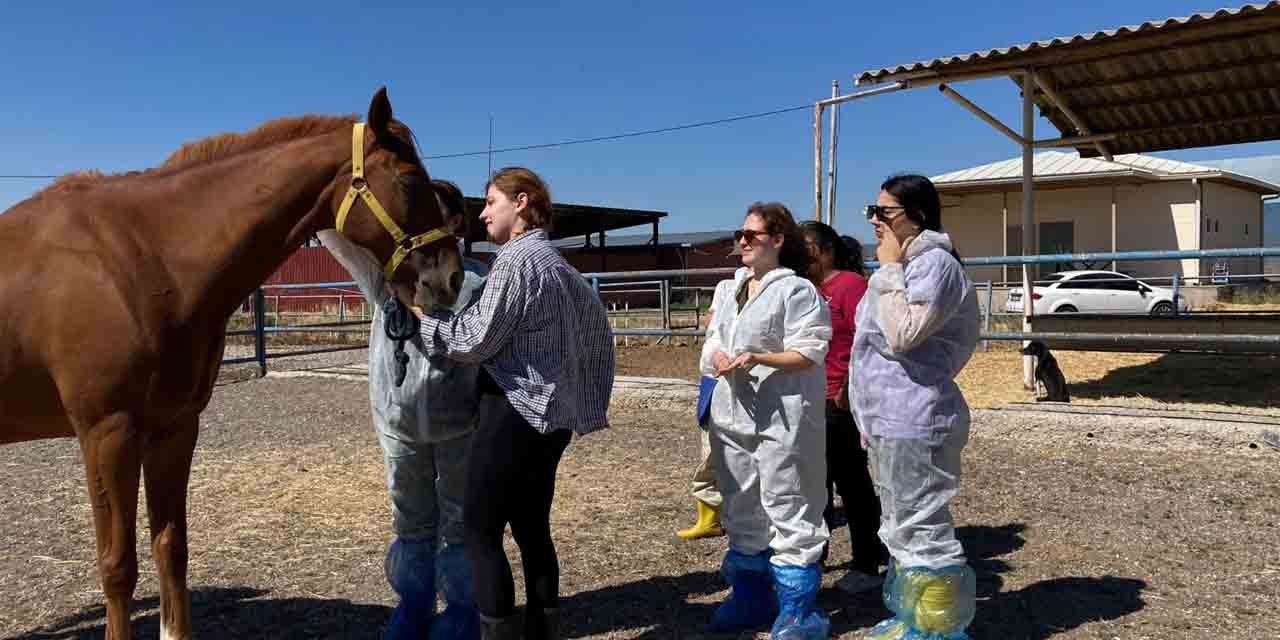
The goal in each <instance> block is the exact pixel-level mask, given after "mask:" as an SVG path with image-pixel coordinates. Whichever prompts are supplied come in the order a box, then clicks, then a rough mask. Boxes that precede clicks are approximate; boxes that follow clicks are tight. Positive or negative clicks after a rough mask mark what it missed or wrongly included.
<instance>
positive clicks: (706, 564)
mask: <svg viewBox="0 0 1280 640" xmlns="http://www.w3.org/2000/svg"><path fill="white" fill-rule="evenodd" d="M650 355H653V354H650ZM366 403H367V392H366V388H365V385H364V384H363V383H361V382H350V381H335V380H321V379H297V378H290V379H285V378H268V379H265V380H258V381H254V382H248V383H243V384H231V385H226V386H223V387H219V389H218V391H217V392H216V394H215V397H214V401H213V404H212V406H211V407H210V408H209V410H208V411H207V412H206V414H205V427H204V433H203V435H202V441H201V445H200V449H199V450H198V452H197V456H196V466H195V469H194V471H193V477H192V486H191V530H192V545H193V549H192V556H191V583H192V585H193V586H194V587H195V588H196V589H197V591H196V594H195V596H194V614H195V618H196V630H197V632H198V633H199V634H200V636H201V637H214V638H223V637H226V638H232V637H234V638H368V639H373V638H377V637H378V630H379V628H380V626H381V625H382V624H383V623H384V622H385V620H386V618H387V616H388V615H389V612H390V609H389V606H390V605H391V604H393V602H394V597H393V595H392V594H391V593H390V591H389V590H388V588H387V586H386V585H385V583H384V581H383V578H382V568H381V565H382V554H383V552H384V550H385V545H386V543H387V541H388V539H389V534H388V508H387V497H386V493H385V489H384V488H383V485H382V481H383V479H382V466H381V456H380V453H379V451H378V448H377V445H376V443H375V442H374V439H373V437H372V434H371V433H370V431H371V430H370V429H369V425H368V414H367V411H368V409H367V406H366ZM1273 413H1274V412H1273ZM612 418H613V425H614V428H613V429H610V430H608V431H605V432H602V433H600V434H594V435H592V436H588V437H586V438H581V439H576V440H575V441H574V443H573V444H572V445H571V446H570V448H569V451H568V453H567V454H566V458H565V460H564V462H563V464H562V466H561V470H560V474H559V482H558V495H557V500H556V503H555V508H554V513H553V523H554V525H553V526H554V532H555V536H556V540H557V543H558V546H559V549H560V554H561V564H562V593H563V594H564V596H563V601H562V606H563V607H564V611H565V619H564V626H565V637H567V638H598V639H615V638H616V639H620V638H690V637H696V634H697V633H698V629H699V628H700V627H701V626H702V625H703V624H705V622H706V620H707V619H708V617H709V616H710V613H711V611H712V609H713V607H714V605H715V603H717V602H719V601H720V600H721V599H723V598H724V596H725V585H724V584H723V581H722V580H721V579H720V578H719V577H718V576H717V575H716V567H717V565H718V563H719V560H720V557H721V555H722V553H723V551H724V548H725V547H724V545H725V541H724V539H713V540H706V541H700V542H696V543H686V542H681V541H678V540H677V539H675V537H674V536H673V535H672V531H673V530H675V529H676V528H679V527H681V526H685V525H687V524H688V523H689V521H690V520H691V518H692V515H693V508H692V504H691V501H690V499H689V497H688V477H689V474H690V473H691V471H692V467H693V464H694V458H695V456H696V451H697V438H696V432H695V431H694V428H693V427H692V425H691V423H690V418H689V411H688V408H687V407H684V406H680V407H664V406H653V407H648V408H638V409H619V408H615V410H614V411H613V412H612ZM1054 420H1055V418H1053V417H1052V416H1049V417H1046V416H1018V415H1015V414H1009V413H1007V412H991V413H983V412H980V413H979V414H978V416H977V422H976V424H975V428H974V436H973V439H972V440H971V442H970V445H969V447H968V448H967V449H966V451H965V469H966V471H965V473H966V478H965V485H964V489H963V490H962V492H961V494H960V496H959V498H958V499H957V502H956V505H955V513H956V514H957V518H958V521H959V525H960V526H959V531H958V532H959V536H960V538H961V540H962V541H963V542H964V544H965V547H966V550H967V553H968V554H969V557H970V560H971V563H972V564H973V566H974V568H975V570H976V571H977V573H978V576H979V579H978V589H979V594H980V601H979V609H978V618H977V619H976V620H975V622H974V625H973V627H972V628H971V632H972V633H973V636H974V637H977V638H1018V639H1023V638H1029V639H1032V640H1047V639H1049V638H1054V639H1057V638H1064V639H1071V638H1126V639H1129V638H1135V639H1142V638H1149V639H1160V640H1166V639H1182V638H1220V637H1231V638H1261V637H1271V636H1273V635H1274V625H1273V615H1272V614H1273V613H1274V607H1275V603H1276V602H1280V564H1278V563H1277V562H1276V561H1275V559H1274V558H1273V557H1272V555H1271V554H1268V553H1266V552H1265V551H1264V550H1267V549H1274V548H1277V546H1280V526H1277V524H1276V523H1277V522H1280V466H1277V464H1276V461H1277V459H1276V457H1275V454H1274V453H1271V452H1268V451H1254V450H1248V449H1241V448H1239V447H1225V446H1219V444H1218V442H1217V441H1215V440H1210V439H1195V440H1189V441H1188V442H1187V445H1186V446H1187V447H1190V448H1174V449H1165V448H1160V447H1158V446H1155V445H1158V444H1159V439H1160V438H1161V436H1160V435H1159V433H1158V432H1151V433H1150V434H1149V435H1148V437H1147V438H1146V439H1145V440H1141V441H1129V440H1123V439H1119V438H1111V437H1109V434H1110V433H1111V431H1110V430H1108V428H1107V424H1113V423H1114V424H1117V425H1118V424H1119V423H1116V422H1115V421H1114V420H1110V422H1108V419H1106V418H1099V419H1097V421H1096V424H1091V427H1090V428H1091V429H1092V430H1093V431H1096V432H1097V434H1098V437H1096V438H1093V437H1085V436H1084V434H1082V433H1078V432H1072V431H1071V430H1069V429H1066V428H1064V426H1065V425H1063V424H1055V423H1054V422H1053V421H1054ZM1116 428H1119V427H1118V426H1117V427H1116ZM1090 435H1092V433H1091V434H1090ZM77 459H78V456H77V455H76V449H75V444H74V443H73V442H71V441H69V440H63V441H49V442H37V443H29V444H21V445H14V446H10V447H5V448H0V468H4V469H5V471H6V476H5V478H6V480H5V483H4V485H3V487H2V488H0V514H3V516H4V517H3V518H0V549H3V553H0V577H2V578H3V579H0V601H3V602H5V606H4V607H2V608H0V637H15V638H19V637H20V638H78V637H98V636H100V634H101V624H102V609H101V607H100V602H101V597H102V596H101V593H100V591H99V590H98V589H97V587H96V580H95V577H94V574H93V563H92V560H93V551H92V548H91V544H92V534H91V529H90V525H89V510H88V508H87V506H86V500H85V496H84V487H83V484H84V483H83V475H82V473H81V472H80V469H79V468H78V465H77ZM139 538H140V547H139V549H140V551H141V555H142V564H141V568H142V572H143V573H142V578H141V581H140V585H139V591H138V597H139V600H138V603H137V605H136V607H135V616H134V617H135V620H137V621H138V629H137V636H138V637H155V636H156V635H157V633H158V623H157V621H156V615H157V612H156V601H155V594H156V582H155V576H154V573H153V568H152V565H151V563H150V559H149V557H147V556H148V553H147V551H146V545H145V544H143V543H142V540H143V539H144V538H145V525H144V526H142V527H141V531H140V532H139ZM833 541H834V547H833V552H832V565H833V567H836V568H835V569H833V570H832V571H831V572H829V574H828V576H827V577H826V586H827V587H828V588H827V589H826V590H824V591H823V593H822V594H821V598H820V603H821V604H822V606H824V607H825V608H826V609H827V610H828V611H829V612H830V613H831V616H832V620H833V624H834V627H835V633H834V635H835V636H836V637H839V638H843V639H845V640H854V639H855V638H857V637H859V635H860V632H861V631H862V630H865V629H866V628H867V627H869V626H870V625H872V624H874V623H875V622H876V621H878V620H879V619H880V618H881V617H883V616H884V615H885V611H884V608H883V605H882V604H881V603H880V602H879V598H878V597H877V595H876V594H874V593H870V594H865V595H863V596H858V597H852V596H848V595H845V594H843V593H841V592H839V591H836V590H834V589H831V588H830V586H831V582H832V581H834V579H836V578H838V577H839V576H840V575H842V570H841V569H840V568H839V567H840V565H841V563H843V562H845V561H846V560H847V559H848V557H849V547H848V535H847V532H845V531H843V530H837V532H836V535H835V536H834V537H833ZM508 552H509V554H510V556H511V557H512V558H518V553H517V550H516V549H515V548H514V547H513V546H509V548H508ZM515 568H516V572H517V579H519V564H518V562H517V563H516V564H515ZM521 591H522V590H520V589H517V594H521ZM517 597H518V598H520V597H521V596H520V595H518V596H517Z"/></svg>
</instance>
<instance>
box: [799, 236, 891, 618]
mask: <svg viewBox="0 0 1280 640" xmlns="http://www.w3.org/2000/svg"><path fill="white" fill-rule="evenodd" d="M801 228H802V229H803V230H804V236H805V242H806V243H807V244H808V247H809V255H810V257H812V258H813V264H812V266H811V268H810V269H809V279H810V280H812V281H813V284H814V286H816V287H818V291H819V293H821V294H822V297H823V299H824V300H826V302H827V307H828V308H829V309H830V310H831V346H830V349H828V351H827V359H826V372H827V405H826V409H827V412H826V413H827V506H826V509H825V510H824V511H823V519H825V520H826V522H827V528H828V529H832V528H833V526H832V520H833V518H834V516H835V503H834V501H833V500H832V497H833V495H832V491H831V489H832V487H833V486H834V487H835V488H836V489H838V490H839V491H840V499H841V500H842V501H843V502H844V511H845V514H846V515H847V516H848V520H849V540H850V542H851V543H852V550H853V563H852V567H851V568H850V570H849V573H848V574H846V575H845V577H843V578H841V579H840V581H839V582H838V583H837V585H838V586H839V587H840V588H841V589H843V590H845V591H848V592H850V593H860V592H863V591H869V590H871V589H875V588H878V587H879V586H880V583H881V580H880V563H881V562H883V561H885V560H887V559H888V557H889V552H888V551H886V550H885V548H884V544H883V543H881V542H880V538H878V537H876V530H877V529H879V528H880V502H879V501H878V499H877V498H876V490H875V487H874V485H872V484H871V474H870V473H868V471H867V453H866V451H864V450H863V449H862V445H860V444H859V443H858V426H857V425H856V424H854V421H853V414H852V413H850V412H849V356H850V353H851V352H852V348H853V315H854V312H855V311H856V310H857V308H858V303H859V302H860V301H861V300H862V296H863V294H865V293H866V292H867V278H866V275H865V273H863V266H862V259H861V257H860V256H859V257H858V258H857V259H855V258H853V257H852V256H851V255H850V253H849V247H848V246H846V243H845V241H844V240H843V239H842V238H841V237H840V235H839V234H837V233H836V230H835V229H832V228H831V227H830V226H829V225H827V224H824V223H822V222H815V221H812V220H810V221H809V222H806V223H804V224H803V225H801ZM855 242H856V241H855ZM858 249H859V251H861V247H860V246H859V247H858ZM855 269H856V270H855ZM823 556H824V558H823V559H824V561H825V559H826V558H825V556H826V553H825V551H824V553H823Z"/></svg>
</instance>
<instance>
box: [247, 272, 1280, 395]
mask: <svg viewBox="0 0 1280 640" xmlns="http://www.w3.org/2000/svg"><path fill="white" fill-rule="evenodd" d="M1272 257H1280V247H1267V248H1257V247H1251V248H1243V249H1208V250H1189V251H1184V250H1178V251H1121V252H1103V253H1069V254H1052V255H1039V256H990V257H976V258H964V259H962V260H961V262H962V263H963V264H964V265H965V266H969V267H975V266H998V265H1021V266H1023V267H1024V268H1025V267H1026V266H1029V265H1036V264H1052V263H1062V262H1099V263H1102V262H1142V261H1154V260H1193V259H1212V258H1272ZM878 266H879V265H878V264H877V263H876V262H869V263H867V267H868V268H869V269H875V268H876V267H878ZM736 271H737V268H715V269H672V270H646V271H621V272H606V273H586V274H583V277H584V278H586V279H587V280H588V281H589V282H590V283H591V285H592V288H593V289H594V290H595V291H596V292H597V294H600V295H608V294H610V293H633V292H645V293H657V294H658V295H659V308H658V309H656V310H651V311H649V312H648V313H649V314H650V315H657V316H659V318H660V319H661V321H662V326H660V327H653V328H648V327H625V328H618V329H613V334H614V335H615V336H618V337H623V338H625V337H656V338H666V339H669V338H673V337H689V338H694V339H696V338H699V337H701V336H702V335H703V332H702V331H701V330H700V329H675V328H672V326H671V312H672V293H673V292H676V291H680V292H689V291H692V292H694V294H695V296H696V300H697V303H696V304H695V307H694V313H695V316H694V317H695V322H696V323H699V324H700V321H701V313H700V311H701V309H700V307H701V299H700V298H701V294H702V293H703V292H706V291H709V290H710V289H711V288H709V287H692V286H673V285H672V280H676V279H683V278H689V277H690V276H718V277H726V276H731V275H733V274H734V273H735V272H736ZM1268 275H1269V274H1254V275H1250V276H1240V275H1228V276H1227V277H1228V278H1229V279H1231V280H1237V281H1238V280H1240V279H1244V278H1253V277H1266V276H1268ZM1141 279H1142V280H1144V281H1160V280H1163V278H1141ZM1188 279H1191V280H1199V281H1203V280H1211V281H1220V280H1221V279H1222V276H1220V275H1217V274H1215V275H1208V276H1190V277H1181V276H1177V275H1175V276H1173V277H1172V278H1169V280H1171V282H1172V283H1173V287H1174V290H1175V296H1176V295H1177V293H1176V292H1177V291H1178V288H1179V287H1180V285H1182V286H1185V282H1186V280H1188ZM1028 280H1029V279H1028ZM1044 282H1046V281H1043V280H1042V281H1038V282H1035V283H1033V286H1034V284H1042V283H1044ZM997 284H1005V283H995V282H984V283H981V284H980V285H979V287H980V293H979V296H980V300H981V302H982V307H983V315H984V318H983V321H982V322H983V331H982V334H981V339H982V340H983V341H984V343H985V341H988V340H996V341H1019V342H1021V341H1027V340H1043V341H1046V342H1050V341H1051V342H1055V343H1059V344H1101V343H1107V344H1112V345H1114V346H1117V347H1121V348H1122V347H1124V346H1126V345H1133V346H1136V347H1140V346H1143V345H1170V344H1177V345H1185V346H1188V347H1192V346H1205V345H1208V346H1210V347H1212V346H1214V345H1228V346H1256V347H1261V348H1263V349H1265V350H1267V351H1272V350H1274V351H1278V352H1280V336H1273V335H1258V334H1199V335H1182V334H1134V333H1123V334H1111V333H1056V332H1055V333H1045V332H1040V333H1035V332H1026V331H1024V332H1008V331H992V330H991V329H992V327H991V319H992V318H993V317H995V316H1006V315H1009V314H1003V313H998V312H996V311H995V309H993V303H994V289H995V288H996V286H997ZM1017 284H1019V285H1020V284H1021V283H1017ZM356 286H357V285H356V283H355V282H354V281H341V282H316V283H296V284H269V285H263V286H262V287H260V288H259V289H258V290H257V291H256V292H255V293H254V295H253V297H252V298H251V300H250V303H251V304H250V306H251V308H252V313H253V328H252V329H241V330H230V331H228V332H227V335H228V336H253V338H254V355H253V356H246V357H236V358H227V359H224V360H223V361H222V363H223V364H243V363H253V362H256V363H257V364H258V368H259V374H260V375H266V372H267V360H270V359H276V358H286V357H292V356H301V355H314V354H323V353H334V352H341V351H351V350H356V349H363V348H365V345H344V346H338V347H321V348H313V349H293V350H288V351H284V352H268V350H267V345H266V338H267V336H268V335H282V334H291V333H296V334H306V333H353V334H354V333H361V332H364V331H366V330H367V329H366V327H365V325H366V324H367V322H368V321H367V320H361V321H347V322H324V323H314V324H308V325H300V326H287V325H286V326H280V325H268V324H267V321H266V320H267V313H266V298H267V295H266V293H265V292H266V291H268V290H279V291H290V290H315V289H334V290H337V291H338V293H337V294H335V295H332V296H328V297H333V298H340V297H345V296H347V295H352V296H353V297H354V296H358V295H359V294H358V293H355V291H354V288H355V287H356ZM627 286H631V287H645V288H643V289H635V288H632V289H626V287H627ZM307 297H309V298H316V297H325V296H315V295H312V296H307ZM340 306H342V307H343V310H342V311H341V313H345V305H340ZM628 311H629V310H628ZM276 316H277V320H278V317H279V316H280V313H279V312H278V304H277V313H276ZM357 325H358V326H357Z"/></svg>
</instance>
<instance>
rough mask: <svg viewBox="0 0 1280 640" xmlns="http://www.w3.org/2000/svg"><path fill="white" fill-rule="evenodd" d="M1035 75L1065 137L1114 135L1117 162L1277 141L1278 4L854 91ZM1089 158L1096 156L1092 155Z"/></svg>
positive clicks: (960, 63) (985, 56) (972, 57)
mask: <svg viewBox="0 0 1280 640" xmlns="http://www.w3.org/2000/svg"><path fill="white" fill-rule="evenodd" d="M1024 69H1034V70H1035V72H1036V73H1037V75H1039V76H1040V77H1041V78H1042V79H1044V81H1045V82H1047V83H1048V84H1050V85H1052V88H1053V89H1054V91H1056V93H1057V94H1058V95H1059V96H1060V97H1061V98H1062V100H1063V102H1064V103H1065V105H1056V104H1054V103H1053V101H1052V100H1050V99H1049V98H1048V96H1047V95H1045V94H1044V93H1043V92H1037V93H1036V95H1035V96H1034V99H1035V102H1036V104H1037V106H1039V107H1040V111H1041V114H1042V115H1044V116H1045V117H1046V118H1048V119H1049V121H1050V122H1052V123H1053V124H1054V126H1056V127H1057V128H1058V130H1059V131H1061V132H1062V134H1063V135H1064V136H1072V135H1083V132H1082V131H1081V130H1079V129H1077V127H1076V126H1075V124H1073V123H1072V122H1071V119H1070V118H1069V117H1067V115H1066V114H1065V113H1064V111H1063V110H1062V108H1061V107H1062V106H1066V107H1067V108H1069V109H1071V110H1073V111H1074V112H1075V113H1076V114H1077V115H1078V116H1079V118H1080V119H1081V120H1082V121H1083V122H1082V124H1083V125H1084V127H1083V128H1084V129H1088V130H1089V133H1092V134H1100V133H1107V134H1116V135H1117V138H1116V139H1114V140H1111V141H1108V142H1106V143H1105V144H1106V145H1107V147H1108V148H1109V150H1110V151H1111V152H1112V153H1133V152H1145V151H1158V150H1164V149H1187V148H1194V147H1206V146H1216V145H1223V144H1237V143H1243V142H1255V141H1260V140H1274V139H1280V1H1273V2H1268V3H1266V4H1259V5H1245V6H1243V7H1240V8H1238V9H1221V10H1219V11H1216V12H1212V13H1198V14H1194V15H1191V16H1185V17H1179V18H1167V19H1165V20H1159V21H1151V22H1144V23H1142V24H1139V25H1134V26H1128V27H1121V28H1118V29H1109V30H1105V31H1097V32H1093V33H1085V34H1077V35H1074V36H1067V37H1061V38H1051V39H1048V40H1040V41H1036V42H1029V43H1025V44H1020V45H1015V46H1012V47H1005V48H1001V49H989V50H984V51H976V52H973V53H969V54H965V55H955V56H946V57H942V58H936V59H933V60H928V61H921V62H915V63H911V64H906V65H899V66H896V67H885V68H883V69H877V70H871V71H866V72H863V73H862V74H860V75H859V76H858V78H857V80H858V83H860V84H862V83H868V82H894V81H904V82H908V83H916V84H928V83H933V84H937V83H938V82H939V81H944V80H948V79H950V78H961V79H963V77H974V76H975V75H986V76H992V75H994V76H999V75H1013V74H1017V73H1019V72H1021V71H1022V70H1024ZM1079 150H1080V152H1081V155H1084V156H1086V157H1091V156H1096V155H1100V153H1099V152H1098V151H1097V150H1096V149H1094V148H1093V147H1092V146H1082V147H1080V148H1079Z"/></svg>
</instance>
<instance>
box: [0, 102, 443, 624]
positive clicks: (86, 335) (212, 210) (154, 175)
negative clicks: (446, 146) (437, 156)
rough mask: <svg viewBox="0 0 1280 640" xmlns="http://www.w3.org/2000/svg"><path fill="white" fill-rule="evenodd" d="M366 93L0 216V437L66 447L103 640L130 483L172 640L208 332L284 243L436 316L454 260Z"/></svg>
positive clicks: (403, 145)
mask: <svg viewBox="0 0 1280 640" xmlns="http://www.w3.org/2000/svg"><path fill="white" fill-rule="evenodd" d="M443 225H444V220H443V218H442V216H441V210H440V207H439V205H438V203H437V201H436V199H435V197H434V196H433V195H432V190H431V184H430V178H429V176H428V175H427V172H426V170H425V169H424V168H423V166H422V163H421V161H420V160H419V158H418V155H417V153H416V152H415V147H414V142H413V134H412V133H411V132H410V131H409V129H408V127H406V126H404V125H403V124H401V123H400V122H398V121H396V120H394V119H393V118H392V113H391V103H390V101H389V100H388V99H387V95H386V91H385V90H379V91H378V93H377V95H375V96H374V98H373V101H372V102H371V103H370V106H369V114H368V119H367V122H366V123H356V120H355V118H351V117H346V118H338V117H321V116H305V117H300V118H285V119H280V120H274V121H271V122H268V123H266V124H264V125H262V126H261V127H259V128H258V129H255V130H253V131H251V132H249V133H247V134H243V135H240V134H227V135H222V136H216V137H213V138H209V139H206V140H202V141H199V142H195V143H191V144H188V145H185V146H184V147H183V148H182V149H180V150H179V151H178V152H176V153H175V154H174V155H173V156H172V157H170V158H169V159H168V160H167V161H166V162H165V164H164V165H163V166H161V167H159V168H157V169H152V170H149V171H143V172H133V173H129V174H124V175H116V176H103V175H101V174H78V175H72V176H68V177H65V178H63V179H61V180H59V181H58V182H56V183H55V184H54V185H52V186H50V187H49V188H48V189H45V190H44V191H43V192H41V193H38V194H36V195H35V196H33V197H32V198H30V199H28V200H25V201H23V202H21V203H19V204H17V205H15V206H14V207H13V208H12V209H10V210H9V211H8V212H7V213H6V214H5V215H3V216H0V255H2V256H5V259H4V263H5V266H4V269H3V271H0V444H3V443H10V442H19V441H24V440H35V439H39V438H57V437H70V436H75V437H76V438H77V439H78V440H79V443H80V450H81V453H82V456H83V461H84V466H85V470H86V472H87V477H88V489H89V499H90V501H91V502H92V505H93V518H94V526H95V528H96V531H97V545H98V546H97V564H98V574H99V578H100V579H101V581H102V589H103V592H104V594H105V596H106V600H107V633H106V637H107V638H114V639H116V640H123V639H127V638H131V637H132V636H131V634H130V624H129V605H130V600H131V599H132V597H133V591H134V587H135V586H136V585H137V580H138V562H137V554H136V549H135V543H134V539H135V538H134V534H135V527H136V521H137V503H138V482H139V477H140V476H141V477H142V478H143V479H144V480H145V482H146V488H147V516H148V518H149V520H150V527H151V545H152V551H153V553H154V555H155V561H156V569H157V573H158V575H159V582H160V609H161V613H160V616H161V617H160V619H161V634H160V635H161V637H162V638H164V639H165V640H169V639H171V638H189V637H190V636H191V607H190V599H189V596H188V591H187V523H186V493H187V481H188V477H189V475H190V469H191V458H192V451H193V449H194V448H195V444H196V436H197V430H198V424H199V415H200V412H201V411H202V410H203V409H204V408H205V406H206V405H207V404H208V402H209V397H210V395H211V394H212V391H213V384H214V379H215V376H216V374H217V372H218V367H219V363H220V361H221V360H222V351H223V336H224V333H225V331H226V325H227V320H228V319H229V318H230V316H231V314H232V312H233V311H234V310H235V309H236V308H237V306H238V305H239V304H240V303H241V302H242V301H243V300H245V299H246V298H247V297H248V296H249V295H250V294H251V293H252V292H253V290H254V289H255V288H256V287H257V286H258V285H259V284H261V283H262V281H263V280H265V279H266V278H267V276H268V275H270V274H271V273H272V272H273V271H274V270H275V269H276V268H277V267H278V266H279V265H280V264H281V263H282V262H283V261H284V260H285V259H286V258H287V257H288V256H289V254H290V253H291V252H292V251H293V250H294V249H296V248H297V247H298V246H299V245H300V244H301V243H302V242H303V241H304V240H306V239H307V238H308V237H309V236H311V235H312V234H313V233H315V232H316V231H318V230H322V229H326V228H333V227H335V226H336V227H337V229H338V230H339V231H341V232H342V233H343V234H344V235H346V236H347V237H348V238H349V239H350V240H351V241H352V242H354V243H355V244H357V245H359V246H361V247H363V248H364V249H366V250H368V251H370V252H371V253H372V255H373V257H375V258H377V259H378V260H379V262H380V263H382V264H386V265H387V268H386V271H387V272H388V273H389V274H390V278H389V279H390V280H391V281H392V282H393V283H394V284H393V286H397V287H408V288H414V287H416V289H417V296H418V297H417V299H418V301H419V302H421V303H424V304H431V302H432V301H434V302H438V303H443V304H451V303H452V301H453V300H454V298H456V296H457V291H458V288H459V286H460V285H461V280H462V269H461V259H460V256H459V255H458V249H457V245H456V243H454V242H435V241H436V240H439V239H442V238H444V237H446V236H445V234H444V233H443V232H442V231H441V227H443Z"/></svg>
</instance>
